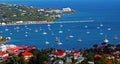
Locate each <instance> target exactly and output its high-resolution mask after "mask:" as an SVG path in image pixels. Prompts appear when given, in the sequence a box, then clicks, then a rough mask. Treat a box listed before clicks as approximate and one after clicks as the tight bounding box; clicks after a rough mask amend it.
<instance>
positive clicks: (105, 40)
mask: <svg viewBox="0 0 120 64" xmlns="http://www.w3.org/2000/svg"><path fill="white" fill-rule="evenodd" d="M104 42H105V43H108V42H109V40H108V39H107V36H106V35H105V39H104Z"/></svg>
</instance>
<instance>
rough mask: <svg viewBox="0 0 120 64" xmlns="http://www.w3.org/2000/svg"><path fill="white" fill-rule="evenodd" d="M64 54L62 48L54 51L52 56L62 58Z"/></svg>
mask: <svg viewBox="0 0 120 64" xmlns="http://www.w3.org/2000/svg"><path fill="white" fill-rule="evenodd" d="M65 55H66V53H65V51H64V50H57V52H55V53H54V56H57V57H59V58H62V57H64V56H65Z"/></svg>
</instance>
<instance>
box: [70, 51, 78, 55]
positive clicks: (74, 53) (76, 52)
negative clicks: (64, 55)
mask: <svg viewBox="0 0 120 64" xmlns="http://www.w3.org/2000/svg"><path fill="white" fill-rule="evenodd" d="M71 54H72V55H80V52H79V51H73V52H71Z"/></svg>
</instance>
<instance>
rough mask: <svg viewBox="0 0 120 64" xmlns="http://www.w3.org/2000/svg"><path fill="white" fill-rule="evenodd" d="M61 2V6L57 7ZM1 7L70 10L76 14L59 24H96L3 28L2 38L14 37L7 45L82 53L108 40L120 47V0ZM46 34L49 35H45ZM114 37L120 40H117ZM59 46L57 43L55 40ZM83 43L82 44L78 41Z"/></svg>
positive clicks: (28, 0)
mask: <svg viewBox="0 0 120 64" xmlns="http://www.w3.org/2000/svg"><path fill="white" fill-rule="evenodd" d="M58 2H59V3H58ZM0 3H9V4H18V5H28V6H33V7H37V8H59V9H62V8H64V7H70V8H72V9H74V10H77V13H75V14H67V15H62V18H61V19H58V20H56V22H58V21H68V22H69V21H81V20H91V19H92V20H94V22H82V23H81V22H78V23H58V24H50V25H48V24H42V25H41V24H40V25H20V26H0V35H3V36H5V37H11V41H10V42H8V43H7V44H16V45H34V46H36V47H37V48H39V49H42V48H50V47H55V48H58V49H60V48H62V49H73V48H75V49H80V48H84V47H87V48H90V47H92V45H93V44H95V43H98V44H99V45H100V44H101V42H103V40H104V39H105V38H107V39H108V40H109V43H110V44H111V43H112V44H118V43H120V40H119V37H120V34H119V33H120V25H119V24H120V7H119V6H120V4H119V3H120V1H119V0H106V1H104V0H100V1H98V0H91V1H89V0H76V1H72V0H65V1H63V0H52V1H51V0H47V1H46V0H45V1H44V0H40V1H39V0H14V1H13V0H11V1H10V0H1V1H0ZM45 33H46V34H45ZM114 36H117V37H118V39H117V40H114ZM57 39H58V40H60V42H56V40H57ZM79 39H81V40H82V42H79V41H78V40H79Z"/></svg>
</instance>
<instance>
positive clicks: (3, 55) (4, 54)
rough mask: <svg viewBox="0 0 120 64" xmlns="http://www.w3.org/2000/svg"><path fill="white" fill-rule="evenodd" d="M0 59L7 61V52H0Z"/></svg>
mask: <svg viewBox="0 0 120 64" xmlns="http://www.w3.org/2000/svg"><path fill="white" fill-rule="evenodd" d="M0 57H2V58H5V59H7V58H9V54H8V53H7V52H0Z"/></svg>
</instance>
